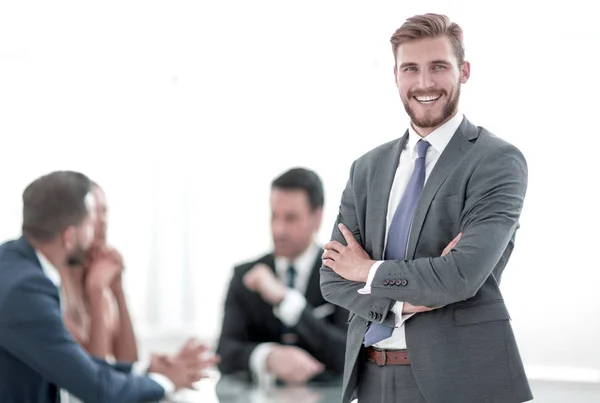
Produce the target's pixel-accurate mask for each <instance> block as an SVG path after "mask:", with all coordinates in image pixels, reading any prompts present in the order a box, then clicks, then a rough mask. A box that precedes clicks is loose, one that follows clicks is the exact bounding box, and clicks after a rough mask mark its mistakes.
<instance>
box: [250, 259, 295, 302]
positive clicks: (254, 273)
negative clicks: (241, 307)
mask: <svg viewBox="0 0 600 403" xmlns="http://www.w3.org/2000/svg"><path fill="white" fill-rule="evenodd" d="M243 282H244V285H245V286H246V288H247V289H249V290H250V291H254V292H257V293H259V294H260V296H261V298H262V299H263V300H264V301H265V302H266V303H268V304H270V305H272V306H275V305H278V304H279V303H280V302H281V301H282V300H283V298H284V297H285V293H286V291H287V288H286V287H285V285H283V283H282V282H281V281H279V279H277V277H275V273H273V270H271V268H270V267H269V266H267V265H266V264H264V263H258V264H256V265H255V266H254V267H253V268H252V269H250V271H249V272H248V273H246V274H245V275H244V278H243Z"/></svg>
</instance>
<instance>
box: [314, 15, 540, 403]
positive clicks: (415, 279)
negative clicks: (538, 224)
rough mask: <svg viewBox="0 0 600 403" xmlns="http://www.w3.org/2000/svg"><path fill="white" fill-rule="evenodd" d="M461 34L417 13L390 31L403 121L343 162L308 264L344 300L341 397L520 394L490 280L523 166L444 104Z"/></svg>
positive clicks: (326, 289)
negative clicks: (346, 172) (333, 207)
mask: <svg viewBox="0 0 600 403" xmlns="http://www.w3.org/2000/svg"><path fill="white" fill-rule="evenodd" d="M462 36H463V34H462V29H461V28H460V27H459V26H458V25H457V24H455V23H452V22H451V21H450V20H449V19H448V18H447V17H446V16H443V15H436V14H425V15H420V16H415V17H412V18H409V19H408V20H407V21H406V22H405V23H404V24H403V25H402V26H401V27H400V28H399V29H398V30H397V31H396V32H395V33H394V35H393V36H392V38H391V42H392V47H393V51H394V56H395V60H396V64H395V68H394V72H395V81H396V85H397V87H398V90H399V93H400V97H401V99H402V102H403V104H404V107H405V109H406V112H407V113H408V115H409V116H410V119H411V125H410V126H409V128H408V130H407V131H406V133H405V134H404V136H402V137H401V138H400V139H397V140H394V141H391V142H389V143H387V144H383V145H382V146H380V147H377V148H376V149H374V150H372V151H370V152H368V153H367V154H365V155H364V156H362V157H360V158H359V159H358V160H356V161H355V162H354V164H353V165H352V168H351V171H350V178H349V180H348V183H347V185H346V189H345V190H344V193H343V195H342V201H341V205H340V211H339V215H338V219H337V222H336V225H335V227H334V231H333V235H332V238H333V239H332V241H331V242H329V243H328V244H327V245H326V246H325V249H326V251H325V252H324V254H323V264H324V265H323V267H322V268H321V289H322V292H323V296H324V298H325V299H326V300H328V301H329V302H332V303H334V304H336V305H339V306H341V307H343V308H346V309H348V310H349V311H350V318H349V323H350V324H349V329H348V339H347V348H346V363H345V364H346V365H345V371H344V394H343V402H344V403H347V402H350V401H351V399H353V398H355V397H358V400H359V403H392V402H394V403H420V402H427V403H484V402H488V403H492V402H494V403H518V402H524V401H528V400H531V399H532V395H531V391H530V389H529V385H528V382H527V378H526V376H525V372H524V369H523V365H522V362H521V358H520V356H519V352H518V349H517V345H516V342H515V338H514V336H513V332H512V330H511V326H510V317H509V313H508V311H507V308H506V306H505V304H504V300H503V298H502V294H501V293H500V290H499V284H500V278H501V276H502V272H503V270H504V268H505V266H506V263H507V261H508V259H509V257H510V255H511V252H512V250H513V245H514V239H515V232H516V230H517V228H518V226H519V223H518V221H519V216H520V214H521V209H522V206H523V201H524V198H525V191H526V187H527V165H526V162H525V159H524V157H523V155H522V154H521V153H520V151H519V150H518V149H517V148H516V147H514V146H513V145H511V144H509V143H507V142H506V141H504V140H501V139H500V138H498V137H496V136H494V135H493V134H491V133H490V132H489V131H487V130H486V129H484V128H482V127H478V126H475V125H473V124H472V123H471V122H469V121H468V120H467V118H466V117H464V116H463V115H462V114H461V113H459V112H458V103H459V96H460V88H461V85H462V84H464V83H466V82H467V80H468V79H469V75H470V64H469V63H468V62H467V61H465V60H464V48H463V40H462Z"/></svg>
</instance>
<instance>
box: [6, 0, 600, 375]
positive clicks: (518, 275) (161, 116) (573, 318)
mask: <svg viewBox="0 0 600 403" xmlns="http://www.w3.org/2000/svg"><path fill="white" fill-rule="evenodd" d="M415 3H417V2H405V1H398V0H395V1H360V2H359V1H348V0H347V1H332V0H331V1H323V0H321V1H306V0H305V1H264V0H254V1H241V0H238V1H216V0H214V1H195V2H192V1H189V2H183V1H168V2H166V1H165V2H158V1H135V2H134V1H103V2H82V1H72V2H64V1H62V2H41V1H40V2H27V1H7V0H5V1H2V3H0V189H1V192H0V195H1V197H0V240H3V239H8V238H12V237H16V236H18V235H19V231H20V209H21V199H20V196H21V192H22V191H23V189H24V187H25V186H26V185H27V184H28V183H29V182H30V181H32V180H33V179H35V178H36V177H38V176H40V175H42V174H44V173H47V172H49V171H52V170H57V169H74V170H80V171H83V172H84V173H86V174H88V175H89V176H91V177H92V178H93V179H95V180H96V181H98V182H99V183H100V184H101V185H102V186H103V187H104V188H105V190H106V193H107V197H108V199H109V203H110V209H111V210H110V211H111V216H110V223H109V227H110V234H109V236H110V240H111V241H112V243H113V244H114V245H115V246H117V247H118V248H119V249H120V250H121V251H122V252H123V254H124V255H125V258H126V261H127V263H128V267H127V278H126V281H127V287H128V288H127V289H128V292H129V299H130V302H131V309H132V311H133V312H132V313H133V315H134V319H135V322H136V326H137V328H138V330H139V331H138V333H139V334H140V337H141V339H142V341H145V340H150V339H151V338H152V337H160V335H163V334H164V335H169V334H172V335H173V334H174V335H177V336H181V337H183V335H184V334H195V335H198V336H200V337H201V338H203V339H206V340H209V341H214V339H215V338H216V337H217V336H218V332H219V327H220V319H221V312H222V300H223V298H224V292H225V290H226V287H227V283H228V280H229V277H230V275H231V269H232V267H233V265H234V264H235V263H238V262H240V261H243V260H247V259H250V258H252V257H255V256H258V255H259V254H261V253H263V252H267V251H268V250H269V249H270V247H271V243H270V236H269V227H268V222H269V209H268V194H269V185H270V181H271V180H272V179H273V178H274V177H275V176H277V175H278V174H280V173H281V172H283V171H284V170H286V169H287V168H290V167H292V166H297V165H301V166H306V167H309V168H312V169H314V170H316V171H317V172H318V173H319V174H320V175H321V177H322V179H323V181H324V184H325V190H326V211H325V219H324V225H323V228H322V230H321V232H320V234H319V240H320V242H322V243H324V242H326V241H327V240H328V238H329V234H330V232H331V227H332V224H333V222H334V219H335V215H336V212H337V207H338V202H339V198H340V195H341V191H342V189H343V187H344V185H345V182H346V179H347V175H348V171H349V167H350V164H351V162H352V161H353V160H354V159H355V158H357V157H358V156H360V155H361V154H363V153H364V152H366V151H368V150H369V149H371V148H373V147H375V146H376V145H378V144H380V143H383V142H386V141H389V140H391V139H394V138H396V137H399V136H400V135H401V134H402V133H403V132H404V130H405V129H406V124H407V118H406V116H405V114H404V110H403V108H402V107H401V103H400V100H399V97H398V95H397V92H396V89H395V86H394V84H393V76H392V67H393V56H392V53H391V49H390V45H389V37H390V36H391V34H392V33H393V31H394V30H395V29H396V28H397V27H398V26H399V25H400V24H401V23H402V22H403V21H404V19H405V18H406V17H409V16H411V15H413V14H416V13H421V12H428V11H435V12H442V13H447V14H448V15H449V16H450V17H451V18H452V19H453V20H455V21H457V22H459V23H460V24H461V25H462V26H463V28H464V30H465V42H466V50H467V59H468V60H470V61H471V63H472V76H471V80H470V81H469V82H468V83H467V84H466V85H465V86H463V96H462V102H461V109H462V111H464V112H465V113H466V115H467V117H468V118H469V119H470V120H471V121H472V122H474V123H475V124H478V125H482V126H485V127H486V128H488V129H489V130H491V131H492V132H494V133H496V134H497V135H499V136H500V137H503V138H505V139H507V140H508V141H510V142H512V143H514V144H515V145H517V146H518V147H519V148H520V149H521V150H522V151H523V152H524V154H525V155H526V157H527V160H528V163H529V169H530V171H529V172H530V177H529V179H530V185H529V191H528V195H527V199H526V205H525V210H524V212H523V215H522V222H521V223H522V228H521V229H520V230H519V233H518V236H517V245H516V249H515V252H514V254H513V257H512V259H511V261H510V263H509V266H508V267H507V269H506V272H505V276H504V278H503V284H502V289H503V292H504V295H505V298H506V300H507V303H508V306H509V309H510V311H511V315H512V318H513V325H514V329H515V332H516V334H517V338H518V341H519V343H520V348H521V352H522V355H523V359H524V361H525V363H526V364H527V365H528V366H546V367H556V366H558V367H578V368H589V369H597V370H600V343H599V342H598V340H600V326H599V320H600V319H599V318H600V297H599V293H598V291H597V289H598V284H599V282H600V276H599V275H598V271H599V270H600V267H599V265H598V258H597V257H596V255H597V253H596V252H597V250H598V246H597V245H598V229H599V226H600V220H599V218H598V213H597V206H598V205H599V203H598V202H599V201H598V196H597V192H596V188H597V185H596V184H597V178H596V176H597V173H598V168H597V161H598V157H597V150H598V148H599V146H600V140H599V139H598V124H597V120H598V114H599V112H598V106H599V102H598V94H600V85H599V84H598V68H599V67H600V56H599V51H598V49H600V29H599V28H597V23H596V21H595V20H594V18H593V17H594V15H595V14H594V13H592V12H591V7H592V6H591V5H590V6H583V4H584V3H583V2H581V3H579V2H577V1H568V2H567V1H561V2H555V3H552V5H549V4H547V2H539V3H536V2H525V1H519V2H510V1H509V2H507V1H503V2H497V3H495V4H492V3H489V2H465V1H463V2H459V1H429V2H427V7H426V8H425V7H424V6H422V5H420V4H422V2H418V5H415ZM590 4H591V3H590Z"/></svg>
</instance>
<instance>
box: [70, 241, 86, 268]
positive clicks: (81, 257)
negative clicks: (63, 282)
mask: <svg viewBox="0 0 600 403" xmlns="http://www.w3.org/2000/svg"><path fill="white" fill-rule="evenodd" d="M86 253H87V251H86V250H85V248H84V247H83V246H81V245H77V247H76V248H75V250H74V251H73V252H71V253H70V254H69V255H67V266H68V267H78V266H82V265H83V262H84V261H85V256H86Z"/></svg>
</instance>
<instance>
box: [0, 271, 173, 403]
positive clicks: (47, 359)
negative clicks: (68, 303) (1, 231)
mask: <svg viewBox="0 0 600 403" xmlns="http://www.w3.org/2000/svg"><path fill="white" fill-rule="evenodd" d="M4 306H5V307H7V309H0V311H1V315H0V329H2V331H0V345H2V347H3V348H5V349H6V350H7V351H8V352H9V353H10V354H12V355H13V356H14V357H16V358H17V359H19V360H20V361H21V362H23V363H24V364H26V365H28V366H29V367H30V368H31V369H33V370H34V371H36V372H37V373H39V374H40V375H41V376H42V377H43V378H44V379H45V380H47V381H48V382H50V383H53V384H55V385H56V386H57V387H58V388H61V389H65V390H67V391H69V393H71V394H73V395H74V396H76V397H78V398H79V399H81V400H83V401H85V402H89V403H105V402H106V403H109V402H111V403H117V402H123V403H125V402H145V401H156V400H160V399H161V398H163V397H164V394H165V393H164V390H163V389H162V388H161V387H160V386H159V385H158V384H157V383H156V382H154V381H152V380H151V379H150V378H148V377H137V376H133V375H131V374H126V373H124V372H119V371H116V370H115V369H113V368H112V367H111V366H110V365H108V363H104V364H100V363H98V362H96V361H94V359H92V357H90V356H89V355H88V354H87V353H86V352H84V351H83V350H82V349H81V347H80V346H79V345H78V344H77V343H76V342H75V340H74V339H73V338H72V337H71V335H70V334H69V332H68V331H67V329H66V328H65V327H64V325H63V322H62V319H61V312H60V306H59V301H58V293H57V292H56V288H55V287H54V286H53V285H52V284H51V283H50V282H49V281H48V280H47V279H45V278H42V277H30V278H28V279H27V281H25V282H21V283H20V284H18V285H17V286H15V288H14V289H13V290H12V291H11V292H10V294H9V295H7V298H6V300H5V301H4ZM8 307H10V309H8ZM120 369H121V370H125V369H126V366H120Z"/></svg>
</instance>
